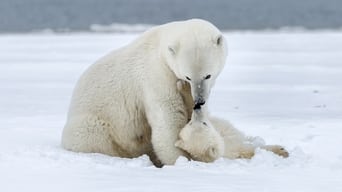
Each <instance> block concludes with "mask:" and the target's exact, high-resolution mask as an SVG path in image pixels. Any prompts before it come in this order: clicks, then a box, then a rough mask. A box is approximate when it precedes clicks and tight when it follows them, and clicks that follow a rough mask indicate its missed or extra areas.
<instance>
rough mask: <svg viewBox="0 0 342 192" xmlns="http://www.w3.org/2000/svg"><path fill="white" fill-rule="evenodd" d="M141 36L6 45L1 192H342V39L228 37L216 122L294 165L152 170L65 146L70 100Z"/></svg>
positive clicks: (1, 39) (47, 38)
mask: <svg viewBox="0 0 342 192" xmlns="http://www.w3.org/2000/svg"><path fill="white" fill-rule="evenodd" d="M137 35H139V34H112V33H106V34H101V33H71V34H48V33H44V34H41V33H37V34H6V35H5V34H3V35H0V191H4V192H12V191H83V192H88V191H96V192H98V191H101V192H102V191H103V192H105V191H149V192H151V191H158V192H160V191H163V192H167V191H172V192H174V191H197V192H201V191H205V192H208V191H215V192H216V191H230V192H235V191H237V192H244V191H270V192H282V191H284V192H289V191H291V192H296V191H298V192H299V191H300V192H302V191H308V192H314V191H317V192H321V191H329V192H339V191H342V182H341V181H342V180H341V178H342V150H341V149H339V148H338V147H339V146H342V139H341V135H340V134H341V133H342V89H341V85H342V84H341V82H342V33H341V32H333V31H320V32H310V31H305V32H295V33H285V32H274V31H273V32H247V33H246V32H230V33H226V34H225V36H226V38H227V40H228V47H229V57H228V61H227V66H226V67H225V68H224V71H223V72H222V74H221V75H220V77H219V79H218V80H217V82H216V85H215V88H214V89H213V90H212V94H211V98H210V103H209V105H210V111H211V113H212V114H213V115H216V116H220V117H223V118H225V119H227V120H229V121H231V122H232V123H233V124H234V125H235V126H236V127H237V128H238V129H240V130H241V131H243V132H245V133H246V134H247V135H250V136H259V137H261V138H263V139H259V140H258V138H256V140H255V142H256V145H257V144H258V143H259V144H260V143H262V142H264V141H265V142H266V143H267V144H281V145H283V146H285V147H286V148H287V149H288V150H289V152H290V157H289V158H287V159H284V158H281V157H278V156H276V155H274V154H272V153H270V152H267V151H264V150H261V149H258V150H257V151H256V155H255V157H254V158H253V159H251V160H241V159H240V160H228V159H223V158H221V159H218V160H217V161H215V162H214V163H203V162H196V161H187V160H186V159H185V158H182V157H181V158H179V159H178V161H177V163H176V164H175V165H174V166H165V167H163V168H162V169H158V168H155V167H154V166H153V165H152V164H151V162H150V161H149V159H148V157H147V156H142V157H139V158H135V159H125V158H118V157H110V156H106V155H103V154H82V153H73V152H69V151H66V150H64V149H62V148H61V146H60V138H61V132H62V129H63V126H64V123H65V119H66V114H67V111H68V105H69V101H70V97H71V93H72V89H73V87H74V86H75V84H76V81H77V79H78V77H79V76H80V75H81V74H82V72H83V71H84V70H85V69H86V68H87V67H88V66H89V65H91V64H92V63H93V62H94V61H95V60H97V59H98V58H99V57H101V56H102V55H104V54H106V53H107V52H109V51H110V50H112V49H116V48H118V47H121V46H123V45H125V44H127V43H129V42H130V41H132V40H133V39H134V38H135V37H137Z"/></svg>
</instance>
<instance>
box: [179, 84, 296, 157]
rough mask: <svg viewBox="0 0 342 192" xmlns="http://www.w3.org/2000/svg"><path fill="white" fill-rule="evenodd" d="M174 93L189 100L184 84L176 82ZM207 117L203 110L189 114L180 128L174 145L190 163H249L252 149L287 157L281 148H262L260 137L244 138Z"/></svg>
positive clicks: (230, 128) (228, 125) (271, 146)
mask: <svg viewBox="0 0 342 192" xmlns="http://www.w3.org/2000/svg"><path fill="white" fill-rule="evenodd" d="M177 89H178V91H179V92H180V93H181V95H182V96H183V97H184V99H185V100H186V99H188V100H191V98H187V94H186V93H187V92H188V91H189V89H191V88H190V86H189V84H188V83H187V82H185V81H183V80H178V81H177ZM208 116H209V115H208V110H207V108H206V110H202V109H200V110H199V109H198V110H196V109H195V110H193V112H192V117H191V120H190V121H189V123H187V124H186V125H185V126H184V128H182V130H181V131H180V133H179V140H177V141H176V143H175V146H176V147H178V148H180V149H182V150H185V151H186V152H187V153H188V154H189V156H190V157H191V158H192V159H194V160H197V161H203V162H212V161H214V160H216V159H218V158H219V157H225V158H229V159H237V158H247V159H250V158H252V157H253V156H254V153H255V149H256V148H261V149H265V150H267V151H271V152H273V153H275V154H277V155H279V156H282V157H288V156H289V153H288V152H287V151H286V150H285V149H284V147H282V146H279V145H265V142H264V141H263V139H261V138H260V137H248V136H245V135H244V134H243V133H242V132H240V131H239V130H237V129H236V128H234V127H233V125H232V124H230V123H229V122H228V121H226V120H223V119H220V118H216V117H208Z"/></svg>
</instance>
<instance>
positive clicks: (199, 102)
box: [194, 97, 205, 110]
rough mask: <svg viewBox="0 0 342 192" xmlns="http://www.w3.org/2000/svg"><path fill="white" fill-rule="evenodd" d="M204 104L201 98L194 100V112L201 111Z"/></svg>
mask: <svg viewBox="0 0 342 192" xmlns="http://www.w3.org/2000/svg"><path fill="white" fill-rule="evenodd" d="M204 104H205V100H204V99H203V98H202V97H199V98H197V99H196V100H195V106H194V110H199V109H201V106H202V105H204Z"/></svg>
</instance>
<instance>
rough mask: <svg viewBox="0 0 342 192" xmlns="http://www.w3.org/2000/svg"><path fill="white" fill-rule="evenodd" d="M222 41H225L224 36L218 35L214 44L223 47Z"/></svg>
mask: <svg viewBox="0 0 342 192" xmlns="http://www.w3.org/2000/svg"><path fill="white" fill-rule="evenodd" d="M222 41H223V37H222V35H221V34H220V35H218V36H216V37H215V38H214V43H215V44H216V45H217V46H220V45H222Z"/></svg>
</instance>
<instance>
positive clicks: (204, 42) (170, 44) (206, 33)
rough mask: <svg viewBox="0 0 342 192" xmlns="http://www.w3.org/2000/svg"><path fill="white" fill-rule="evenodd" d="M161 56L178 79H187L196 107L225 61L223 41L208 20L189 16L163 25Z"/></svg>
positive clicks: (225, 49)
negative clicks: (180, 20) (185, 19)
mask: <svg viewBox="0 0 342 192" xmlns="http://www.w3.org/2000/svg"><path fill="white" fill-rule="evenodd" d="M165 29H166V33H167V35H165V37H164V38H163V40H162V41H163V42H164V43H162V49H163V53H162V54H163V56H164V58H165V60H166V62H167V64H168V66H169V68H170V69H171V70H172V71H173V72H174V73H175V75H176V76H177V78H178V79H182V80H184V81H187V82H189V84H190V85H191V94H192V97H193V100H194V102H195V108H196V106H197V107H199V108H200V106H201V105H204V104H205V103H206V102H207V100H208V97H209V94H210V90H211V88H212V87H213V85H214V83H215V80H216V78H217V76H218V75H219V74H220V72H221V71H222V69H223V66H224V64H225V62H226V56H227V48H226V40H225V39H224V37H223V35H222V34H221V32H220V31H219V30H218V29H217V28H216V27H215V26H214V25H212V24H211V23H209V22H207V21H204V20H200V19H192V20H188V21H183V22H174V23H170V24H169V25H166V27H165Z"/></svg>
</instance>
